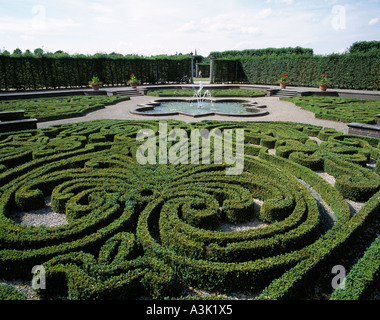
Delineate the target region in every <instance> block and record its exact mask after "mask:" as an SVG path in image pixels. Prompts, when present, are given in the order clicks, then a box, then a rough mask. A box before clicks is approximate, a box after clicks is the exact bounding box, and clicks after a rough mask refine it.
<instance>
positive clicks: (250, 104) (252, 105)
mask: <svg viewBox="0 0 380 320" xmlns="http://www.w3.org/2000/svg"><path fill="white" fill-rule="evenodd" d="M208 100H209V101H212V102H239V103H242V104H243V106H244V107H245V108H246V109H250V110H255V111H256V112H255V113H253V112H252V113H225V112H205V113H201V114H193V113H189V112H183V111H173V112H161V113H144V111H148V110H154V108H155V107H156V106H159V105H161V103H163V102H190V101H193V99H191V98H187V99H186V98H176V97H173V98H162V99H154V100H152V101H150V102H148V103H144V104H138V105H137V107H136V108H134V109H132V110H130V113H131V114H135V115H143V116H148V117H149V116H150V117H157V116H158V117H162V116H178V115H184V116H189V117H194V118H198V117H207V116H216V115H219V116H225V117H260V116H265V115H268V114H269V112H268V111H266V110H263V109H265V108H266V107H267V106H266V105H258V104H257V102H256V101H253V100H249V99H240V98H212V99H208Z"/></svg>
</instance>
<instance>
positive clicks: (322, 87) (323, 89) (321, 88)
mask: <svg viewBox="0 0 380 320" xmlns="http://www.w3.org/2000/svg"><path fill="white" fill-rule="evenodd" d="M319 89H320V90H321V91H326V90H327V85H325V84H320V85H319Z"/></svg>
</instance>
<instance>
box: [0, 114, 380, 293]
mask: <svg viewBox="0 0 380 320" xmlns="http://www.w3.org/2000/svg"><path fill="white" fill-rule="evenodd" d="M168 127H169V130H170V129H174V128H181V129H185V130H186V132H190V130H191V129H203V128H205V129H209V130H211V129H213V128H219V129H221V130H223V129H238V128H243V129H244V130H245V167H244V172H243V173H242V174H241V175H239V176H228V175H226V173H225V168H226V166H227V165H226V164H209V165H203V164H199V165H170V164H168V165H160V164H157V165H140V164H139V163H138V162H137V161H136V150H137V148H138V147H139V145H140V144H141V143H142V142H137V141H136V134H137V132H138V131H139V130H142V129H151V130H153V131H154V132H156V133H157V134H158V130H159V123H158V122H156V121H118V120H96V121H91V122H84V123H75V124H62V125H56V126H51V127H49V128H43V129H38V130H30V131H24V132H18V133H8V134H2V135H0V154H1V158H0V230H1V232H0V270H1V277H2V278H5V279H14V278H20V279H25V280H28V279H29V280H30V278H31V270H32V268H33V266H35V265H43V266H44V267H45V270H46V284H47V288H46V290H39V291H38V294H39V295H40V296H41V297H42V298H48V297H54V296H55V295H56V294H57V293H59V294H65V295H67V297H68V298H69V299H83V300H85V299H136V298H138V297H140V296H142V295H144V296H148V297H151V298H155V299H164V298H175V299H179V298H182V299H187V298H190V297H189V296H187V294H188V291H186V290H185V289H184V288H188V287H194V288H199V289H203V290H208V291H209V292H211V293H224V296H223V297H224V298H225V297H226V296H229V294H230V293H231V292H234V291H242V290H247V291H251V292H252V293H254V294H255V297H256V299H287V298H305V297H306V296H305V294H306V293H305V289H304V288H305V287H308V288H314V287H315V286H316V285H317V282H318V281H319V279H320V278H321V277H322V276H323V275H326V274H329V273H330V272H331V268H332V267H333V266H334V265H339V264H342V261H343V260H344V259H345V257H346V256H345V254H346V253H347V252H350V251H352V250H353V248H355V239H357V237H360V236H361V235H362V234H365V233H366V231H367V229H368V227H370V226H372V228H375V231H374V232H373V236H372V238H370V239H367V241H369V242H368V247H369V245H371V244H372V245H371V247H370V249H368V250H371V251H370V252H368V253H367V254H365V251H366V249H365V248H364V249H362V252H360V256H362V259H361V260H360V261H359V262H358V263H357V265H355V262H354V263H353V264H354V266H353V267H352V268H351V269H352V270H353V272H355V275H357V274H358V273H359V274H360V270H362V269H363V270H362V271H363V273H365V272H367V273H369V276H368V277H367V278H365V280H364V282H363V279H360V277H357V276H356V277H355V276H351V277H347V278H349V279H352V280H350V285H349V286H347V290H350V292H351V293H352V294H346V295H342V298H346V297H350V298H351V297H355V299H361V298H362V297H367V296H368V295H371V294H373V291H374V289H373V288H374V283H376V281H378V280H379V279H378V278H379V270H380V262H379V261H378V259H377V260H376V259H374V258H373V257H374V252H375V253H376V252H379V241H378V240H376V238H377V237H378V236H379V233H380V230H379V228H378V226H379V223H378V221H379V212H380V177H379V175H378V173H379V172H380V165H376V166H375V167H373V164H374V163H375V161H376V160H378V159H379V158H380V151H379V146H380V141H379V140H376V139H370V138H363V137H357V136H350V135H343V134H342V133H341V132H337V131H335V130H332V129H322V128H321V127H315V126H311V125H302V124H295V123H279V122H273V123H271V122H217V121H202V122H197V123H184V122H180V121H175V120H170V121H168ZM274 151H275V152H274ZM378 163H379V162H377V164H378ZM371 164H372V167H371ZM321 173H325V174H329V175H331V176H333V177H334V178H335V185H333V184H330V183H328V182H327V181H326V180H324V179H323V178H322V177H321ZM312 191H315V192H317V193H318V194H319V196H320V197H321V198H322V200H323V201H322V202H324V203H325V205H324V207H323V206H322V207H321V205H320V202H319V203H318V202H317V201H316V198H315V194H313V192H312ZM47 197H50V198H51V207H52V209H53V211H54V212H57V213H61V214H65V215H66V219H67V224H64V225H59V226H55V227H47V226H25V225H21V224H19V223H17V222H16V221H15V220H14V219H13V218H12V217H13V215H14V214H15V212H19V211H26V212H33V210H36V209H39V208H42V207H44V206H45V204H46V198H47ZM347 200H350V201H360V202H361V203H362V207H361V208H360V209H359V210H358V211H356V212H352V211H351V210H350V206H349V203H348V202H347ZM258 203H260V204H261V205H258ZM324 208H328V209H329V210H330V213H329V214H328V213H327V210H326V209H324ZM255 219H256V220H259V221H261V222H262V225H261V227H257V228H246V229H243V230H241V229H240V230H239V231H221V229H220V227H221V225H226V224H228V225H232V226H233V225H239V224H242V223H243V224H244V223H247V222H249V221H253V220H255ZM373 226H375V227H373ZM367 257H369V258H368V259H372V260H371V261H372V262H371V266H372V268H371V270H370V271H367V268H365V266H366V265H367V264H366V263H365V262H366V259H367ZM375 257H376V255H375ZM373 261H375V262H373ZM348 272H349V270H348ZM358 279H359V280H358ZM337 296H338V297H340V296H339V294H338V293H333V295H332V297H337ZM209 297H211V296H209Z"/></svg>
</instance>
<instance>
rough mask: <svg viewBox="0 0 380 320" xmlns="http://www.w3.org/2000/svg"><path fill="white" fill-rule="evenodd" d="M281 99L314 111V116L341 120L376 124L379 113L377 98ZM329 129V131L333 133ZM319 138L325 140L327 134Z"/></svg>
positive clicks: (379, 104)
mask: <svg viewBox="0 0 380 320" xmlns="http://www.w3.org/2000/svg"><path fill="white" fill-rule="evenodd" d="M281 100H284V101H289V102H293V103H294V104H296V105H297V106H299V107H301V108H303V109H306V110H309V111H312V112H314V113H315V117H316V118H320V119H328V120H335V121H342V122H359V123H367V124H376V123H377V117H376V116H377V115H378V114H379V113H380V102H379V101H378V100H369V99H352V98H336V97H291V98H285V97H284V98H281ZM329 130H330V133H334V132H332V131H331V129H329ZM334 134H335V133H334ZM321 139H322V140H327V136H325V135H322V136H321Z"/></svg>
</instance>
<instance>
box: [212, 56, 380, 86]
mask: <svg viewBox="0 0 380 320" xmlns="http://www.w3.org/2000/svg"><path fill="white" fill-rule="evenodd" d="M379 70H380V51H373V52H370V53H355V54H343V55H338V54H332V55H329V56H311V55H287V56H264V57H241V58H239V59H236V60H222V59H220V60H219V59H217V60H215V63H214V82H215V83H221V82H237V83H255V84H266V85H276V84H278V82H277V81H278V79H279V77H280V75H281V74H282V73H286V74H287V75H288V76H289V81H290V85H291V86H305V87H315V86H316V85H317V81H318V80H320V79H321V77H322V74H323V73H327V74H328V78H329V79H330V80H331V82H332V84H331V86H330V87H331V88H340V89H359V90H363V89H364V90H380V72H379Z"/></svg>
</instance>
